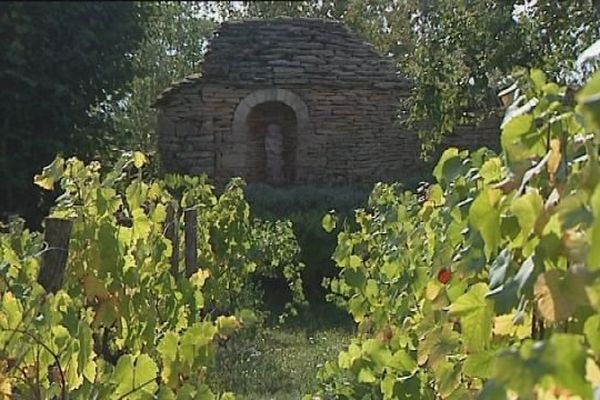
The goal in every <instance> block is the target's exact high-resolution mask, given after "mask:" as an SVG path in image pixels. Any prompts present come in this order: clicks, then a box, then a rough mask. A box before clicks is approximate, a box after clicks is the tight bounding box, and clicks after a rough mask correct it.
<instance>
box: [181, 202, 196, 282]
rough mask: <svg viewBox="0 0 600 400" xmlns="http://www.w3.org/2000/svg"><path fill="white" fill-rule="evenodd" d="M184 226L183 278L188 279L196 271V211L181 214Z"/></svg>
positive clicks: (186, 211) (191, 210)
mask: <svg viewBox="0 0 600 400" xmlns="http://www.w3.org/2000/svg"><path fill="white" fill-rule="evenodd" d="M183 222H184V224H185V276H186V277H188V278H189V277H190V276H192V274H193V273H194V272H196V271H197V270H198V259H197V249H196V246H197V242H198V240H197V238H198V211H197V210H196V209H190V210H185V212H184V213H183Z"/></svg>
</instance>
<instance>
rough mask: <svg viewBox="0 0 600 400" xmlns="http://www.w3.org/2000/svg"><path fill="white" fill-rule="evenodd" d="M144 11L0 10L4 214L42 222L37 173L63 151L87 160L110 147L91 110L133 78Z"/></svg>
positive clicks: (46, 6) (14, 6)
mask: <svg viewBox="0 0 600 400" xmlns="http://www.w3.org/2000/svg"><path fill="white" fill-rule="evenodd" d="M143 11H144V10H143V9H142V8H141V7H140V5H139V4H137V3H133V2H121V3H109V2H99V3H95V2H89V3H69V4H68V5H67V4H65V3H41V2H39V3H26V2H22V3H21V2H7V3H2V5H0V54H2V55H3V56H2V58H1V59H0V87H2V98H0V115H2V126H1V128H0V129H1V134H0V181H1V182H2V184H3V195H2V196H0V211H1V212H3V213H12V212H18V213H20V214H24V215H27V216H28V217H30V220H34V221H36V219H37V220H38V221H39V218H40V217H41V215H43V213H42V212H40V210H38V205H39V204H38V202H39V199H40V196H39V191H37V190H36V188H35V187H34V186H33V175H34V174H35V173H37V172H39V170H40V169H41V167H42V166H44V165H47V164H48V163H49V162H50V161H52V159H53V158H54V157H55V155H56V153H57V152H58V153H64V154H68V155H70V154H72V153H77V154H78V155H79V156H80V157H83V158H89V157H92V156H96V155H98V154H100V153H101V152H102V151H103V150H104V149H105V148H107V147H108V146H110V144H111V142H112V141H113V139H114V138H112V137H110V131H109V130H105V129H102V127H103V126H104V125H103V124H104V122H105V121H103V120H102V119H101V118H96V117H94V115H93V113H92V112H91V106H92V105H94V104H98V103H99V102H100V101H101V100H102V99H104V98H106V97H107V96H110V95H112V96H114V97H119V92H120V91H122V90H123V89H124V87H125V86H126V84H127V83H128V82H129V81H130V80H131V79H132V74H133V64H132V60H131V56H132V54H133V52H134V51H135V49H136V48H137V45H138V43H139V41H140V40H141V39H142V34H143V20H144V17H145V16H144V12H143ZM34 224H35V222H34Z"/></svg>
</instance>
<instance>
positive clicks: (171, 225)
mask: <svg viewBox="0 0 600 400" xmlns="http://www.w3.org/2000/svg"><path fill="white" fill-rule="evenodd" d="M166 224H167V228H166V230H165V236H166V237H167V239H169V240H170V241H171V243H172V246H173V252H172V253H171V274H172V275H173V276H174V277H177V276H179V235H178V232H179V221H178V218H177V209H176V206H175V202H170V203H169V205H168V206H167V220H166Z"/></svg>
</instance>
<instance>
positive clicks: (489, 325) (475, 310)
mask: <svg viewBox="0 0 600 400" xmlns="http://www.w3.org/2000/svg"><path fill="white" fill-rule="evenodd" d="M487 293H488V286H487V285H486V284H485V283H478V284H476V285H474V286H472V287H471V289H469V291H468V292H467V293H465V294H464V295H462V296H460V297H459V298H458V299H456V301H455V302H454V303H452V305H451V306H450V315H454V316H457V317H459V318H460V324H461V329H462V334H463V337H464V341H465V346H466V347H467V349H469V350H470V351H472V352H477V351H482V350H485V349H486V348H487V346H488V345H489V342H490V339H491V336H492V329H493V327H494V322H493V318H494V306H493V301H492V300H489V299H487V298H486V295H487Z"/></svg>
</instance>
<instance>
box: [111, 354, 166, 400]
mask: <svg viewBox="0 0 600 400" xmlns="http://www.w3.org/2000/svg"><path fill="white" fill-rule="evenodd" d="M157 375H158V367H157V366H156V363H155V362H154V361H153V360H152V359H151V358H150V356H148V355H147V354H140V355H139V356H138V357H137V358H134V356H132V355H129V354H126V355H123V356H121V357H120V358H119V361H118V362H117V366H116V367H115V371H114V373H113V377H112V380H113V382H114V383H116V384H117V387H116V388H115V391H114V393H113V398H116V399H118V398H122V397H123V396H126V397H127V399H128V400H130V399H138V398H141V394H150V395H151V394H153V393H154V392H155V391H156V390H157V388H158V385H157V384H156V382H153V380H154V379H156V376H157Z"/></svg>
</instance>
